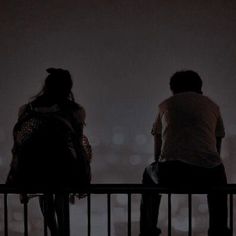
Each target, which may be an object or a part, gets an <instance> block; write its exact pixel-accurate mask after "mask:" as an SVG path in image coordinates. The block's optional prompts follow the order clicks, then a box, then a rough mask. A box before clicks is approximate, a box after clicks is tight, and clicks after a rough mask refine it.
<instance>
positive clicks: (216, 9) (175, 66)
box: [0, 0, 236, 182]
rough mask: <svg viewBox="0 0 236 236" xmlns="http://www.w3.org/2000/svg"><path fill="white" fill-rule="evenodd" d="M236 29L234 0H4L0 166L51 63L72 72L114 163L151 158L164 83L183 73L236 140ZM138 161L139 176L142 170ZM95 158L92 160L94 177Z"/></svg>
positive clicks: (0, 13) (92, 128) (90, 126)
mask: <svg viewBox="0 0 236 236" xmlns="http://www.w3.org/2000/svg"><path fill="white" fill-rule="evenodd" d="M235 29H236V2H235V1H219V0H215V1H193V0H190V1H189V0H184V1H170V0H160V1H146V0H136V1H134V0H132V1H131V0H123V1H111V0H100V1H99V0H97V1H71V0H67V1H62V0H54V1H53V0H48V1H45V2H43V1H26V0H18V1H1V5H0V32H1V37H0V52H1V72H2V73H1V79H0V102H1V116H0V147H1V148H0V158H1V164H2V166H5V167H6V166H7V165H8V164H9V162H10V159H11V154H10V149H11V146H12V136H11V135H12V134H11V132H12V126H13V124H14V123H15V121H16V117H17V111H18V108H19V106H21V105H22V104H24V103H26V102H27V101H28V99H29V98H30V97H31V96H33V95H35V94H36V93H37V92H38V91H39V89H40V88H41V85H42V82H43V80H44V78H45V77H46V72H45V69H46V68H48V67H63V68H65V69H69V70H70V72H71V74H72V76H73V80H74V90H73V91H74V94H75V96H76V98H77V101H78V102H79V103H81V104H82V105H83V106H84V107H85V109H86V111H87V127H86V129H85V133H86V134H87V135H88V137H89V138H90V139H91V142H92V143H93V144H94V145H95V146H98V147H99V145H100V146H101V145H103V146H104V147H105V148H104V150H102V153H103V154H104V155H103V156H104V158H105V156H106V157H107V158H109V155H110V154H109V153H108V151H107V150H108V149H109V148H110V149H111V150H110V153H112V152H113V151H114V150H115V151H116V149H114V148H113V146H114V145H116V144H117V145H118V147H117V149H119V153H118V154H117V155H118V156H117V157H116V158H117V159H116V161H117V160H120V161H121V162H123V161H125V159H126V158H127V157H126V156H125V154H124V155H123V154H122V152H124V153H125V152H126V149H129V147H130V148H131V149H132V150H134V149H136V150H137V152H136V153H134V155H139V152H140V153H141V154H142V153H143V152H146V154H148V155H149V156H150V157H151V156H152V137H151V135H150V129H151V126H152V123H153V121H154V118H155V115H156V112H157V106H158V104H159V103H160V102H161V101H162V100H163V99H165V98H166V97H168V96H170V95H171V94H170V92H169V88H168V82H169V77H170V76H171V75H172V74H173V73H174V72H175V71H176V70H180V69H192V70H196V71H197V72H198V73H199V74H200V75H201V76H202V79H203V81H204V87H203V91H204V93H205V94H206V95H209V96H210V97H211V98H212V99H213V100H215V101H216V102H217V103H218V104H219V105H220V107H221V111H222V116H223V118H224V121H225V127H226V132H227V136H232V135H236V122H235V120H236V109H235V101H236V94H235V91H236V80H235V74H236V67H235V59H236V45H235V41H236V32H235ZM142 142H143V144H144V145H145V147H144V146H142V145H141V144H142ZM139 144H140V145H141V146H140V145H139ZM144 149H145V150H146V151H144ZM99 150H100V149H99ZM121 154H122V155H123V156H122V155H121ZM132 155H133V154H132ZM95 156H96V148H95ZM114 158H115V157H114ZM141 158H142V159H141V161H140V160H139V161H140V163H139V164H140V167H139V168H140V170H141V167H143V168H144V166H145V165H146V164H147V160H144V159H143V158H145V156H144V157H143V156H142V155H141ZM135 160H137V157H136V159H135ZM100 161H101V159H100V160H99V159H96V157H95V160H94V164H93V168H94V171H95V172H96V169H97V170H98V169H99V168H100V166H101V165H103V164H102V163H101V162H100ZM105 165H106V164H105V163H104V166H103V167H102V168H103V169H104V170H105V171H106V166H105ZM117 168H118V170H119V167H117ZM107 171H109V170H108V169H107ZM5 174H6V170H5V169H4V170H3V171H2V178H4V175H5ZM117 175H118V174H117ZM109 176H110V177H111V179H112V178H113V179H114V180H116V179H117V180H118V179H119V177H116V176H115V177H114V176H113V177H112V173H109ZM138 176H140V173H139V174H137V175H136V176H135V178H134V180H137V181H138V180H139V179H138ZM126 180H127V181H129V178H128V177H127V179H126ZM126 180H124V181H126ZM95 182H96V180H95Z"/></svg>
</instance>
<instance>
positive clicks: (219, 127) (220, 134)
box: [215, 114, 225, 138]
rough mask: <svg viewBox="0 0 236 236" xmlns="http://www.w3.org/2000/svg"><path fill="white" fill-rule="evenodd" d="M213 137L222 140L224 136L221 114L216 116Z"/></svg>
mask: <svg viewBox="0 0 236 236" xmlns="http://www.w3.org/2000/svg"><path fill="white" fill-rule="evenodd" d="M215 135H216V137H217V138H223V137H224V136H225V128H224V123H223V119H222V117H221V114H219V116H218V120H217V123H216V131H215Z"/></svg>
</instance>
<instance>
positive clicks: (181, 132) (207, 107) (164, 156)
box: [153, 92, 224, 167]
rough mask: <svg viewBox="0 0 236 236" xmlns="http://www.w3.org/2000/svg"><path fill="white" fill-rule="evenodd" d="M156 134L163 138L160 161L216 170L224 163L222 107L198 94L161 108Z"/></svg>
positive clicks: (183, 96) (187, 94) (177, 98)
mask: <svg viewBox="0 0 236 236" xmlns="http://www.w3.org/2000/svg"><path fill="white" fill-rule="evenodd" d="M153 132H154V133H160V134H161V135H162V149H161V156H160V161H169V160H180V161H183V162H186V163H189V164H193V165H197V166H202V167H214V166H216V165H218V164H220V163H221V160H220V157H219V154H218V152H217V150H216V137H223V136H224V127H223V122H222V119H221V115H220V111H219V108H218V106H217V105H216V104H215V103H214V102H213V101H211V100H210V99H209V98H208V97H206V96H203V95H201V94H198V93H195V92H185V93H179V94H176V95H174V96H172V97H170V98H169V99H167V100H165V101H164V102H162V103H161V104H160V105H159V115H158V118H157V120H156V122H155V124H154V128H153Z"/></svg>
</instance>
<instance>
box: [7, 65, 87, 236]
mask: <svg viewBox="0 0 236 236" xmlns="http://www.w3.org/2000/svg"><path fill="white" fill-rule="evenodd" d="M47 72H48V73H49V74H48V76H47V78H46V80H45V82H44V86H43V88H42V90H41V91H40V92H39V94H38V95H36V96H35V97H34V98H33V99H32V101H31V102H29V103H28V104H26V105H24V106H22V107H21V108H20V111H19V117H18V121H17V123H16V125H15V127H14V129H13V136H14V146H13V150H12V153H13V160H12V163H11V169H10V172H9V174H8V178H7V182H6V183H7V184H8V185H11V186H28V187H31V186H39V187H45V188H46V189H47V190H50V189H54V190H57V189H63V188H68V187H74V186H78V185H82V184H83V185H84V184H89V183H90V179H91V173H90V159H91V147H90V145H89V142H88V140H87V139H86V137H84V134H83V128H84V125H85V110H84V108H83V107H82V106H81V105H79V104H78V103H76V102H75V101H74V96H73V94H72V91H71V90H72V85H73V83H72V79H71V75H70V73H69V71H68V70H64V69H54V68H50V69H47ZM85 140H87V141H86V144H87V148H86V150H85V148H84V143H83V142H84V141H85ZM89 147H90V148H89ZM64 196H65V195H63V194H48V193H47V194H44V196H43V197H42V198H41V199H40V205H41V208H42V212H43V214H44V217H45V219H46V222H47V225H48V227H49V228H50V231H51V235H52V236H58V235H60V236H62V235H63V236H64V235H65V236H68V234H67V232H68V229H65V228H63V227H64V225H65V224H64V223H65V222H64V220H65V219H64V212H63V211H64V209H63V208H64V207H65V206H66V205H65V204H67V203H68V198H67V199H65V198H64ZM65 201H67V203H66V202H65ZM56 215H57V216H56Z"/></svg>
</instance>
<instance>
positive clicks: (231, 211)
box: [229, 193, 234, 235]
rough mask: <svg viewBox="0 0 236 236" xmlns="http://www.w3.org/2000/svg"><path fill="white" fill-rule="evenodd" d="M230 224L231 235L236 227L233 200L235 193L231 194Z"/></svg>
mask: <svg viewBox="0 0 236 236" xmlns="http://www.w3.org/2000/svg"><path fill="white" fill-rule="evenodd" d="M229 214H230V216H229V226H230V231H231V235H233V228H234V201H233V194H232V193H231V194H230V195H229Z"/></svg>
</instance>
